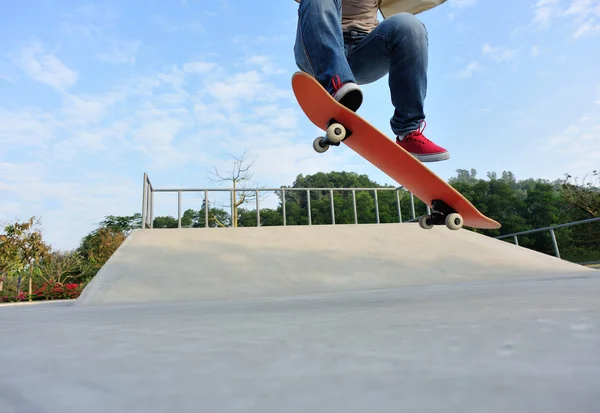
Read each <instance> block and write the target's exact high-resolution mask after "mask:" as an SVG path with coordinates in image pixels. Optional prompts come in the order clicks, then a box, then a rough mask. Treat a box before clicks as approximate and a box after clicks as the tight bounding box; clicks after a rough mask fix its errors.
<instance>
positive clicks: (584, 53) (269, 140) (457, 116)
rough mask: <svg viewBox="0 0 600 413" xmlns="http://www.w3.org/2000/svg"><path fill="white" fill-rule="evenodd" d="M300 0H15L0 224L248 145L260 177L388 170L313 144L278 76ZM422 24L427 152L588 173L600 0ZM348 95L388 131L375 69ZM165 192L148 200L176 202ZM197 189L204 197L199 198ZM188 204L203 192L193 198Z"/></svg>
mask: <svg viewBox="0 0 600 413" xmlns="http://www.w3.org/2000/svg"><path fill="white" fill-rule="evenodd" d="M296 12H297V3H295V2H294V1H293V0H287V1H274V2H271V1H268V2H267V1H263V2H234V1H229V0H218V1H215V2H205V1H196V0H177V1H175V0H174V1H171V2H166V1H147V0H146V1H139V0H137V1H128V2H121V1H96V2H93V3H86V2H80V1H72V0H61V1H51V0H39V1H33V0H30V1H25V2H10V3H7V5H5V6H4V7H3V12H2V14H1V15H0V50H1V53H2V54H1V55H0V222H1V223H6V222H14V221H15V220H17V219H19V220H26V219H28V218H29V217H30V216H33V215H35V216H38V217H41V218H42V223H43V230H44V236H45V238H46V240H47V241H48V242H50V243H51V244H52V245H53V246H54V247H55V248H60V249H70V248H75V247H77V246H78V244H79V242H80V240H81V237H83V236H84V235H86V234H87V233H88V232H89V231H91V230H93V229H94V228H95V226H96V223H97V222H99V221H100V220H102V219H103V218H104V216H106V215H109V214H114V215H130V214H133V213H135V212H140V209H141V190H142V176H143V173H144V172H148V173H149V176H150V179H151V180H152V183H153V184H154V186H155V187H175V188H176V187H186V188H190V187H195V188H203V187H216V186H227V185H221V184H217V183H214V182H211V181H210V180H209V178H210V177H211V175H210V173H209V172H210V171H211V170H212V169H213V167H217V168H218V170H219V171H220V172H222V173H226V169H227V168H229V167H230V164H229V163H228V162H229V161H230V160H231V158H230V156H229V154H233V155H240V154H241V153H242V152H243V151H244V149H247V151H248V159H250V160H256V162H255V164H254V166H253V169H252V171H253V178H254V181H256V182H257V183H258V184H259V185H260V186H270V187H278V186H280V185H291V184H292V183H293V181H294V178H295V177H296V176H297V175H298V174H301V173H302V174H312V173H316V172H318V171H332V170H338V171H339V170H347V171H355V172H358V173H366V174H368V175H369V176H370V177H371V178H372V179H374V180H376V181H377V182H379V183H382V184H384V183H392V184H393V182H392V181H391V180H390V179H389V178H388V177H387V176H385V175H384V174H382V173H380V172H379V171H378V170H376V169H375V168H373V167H371V166H370V164H369V163H368V162H367V161H365V160H363V159H362V158H361V157H359V156H358V155H355V154H354V152H352V151H351V150H350V149H348V148H344V147H341V148H339V149H338V148H333V149H337V150H333V149H331V150H329V151H328V152H327V153H325V154H317V153H316V152H314V151H313V149H312V141H313V139H314V138H315V137H316V136H317V134H319V133H320V132H319V131H318V130H316V129H315V127H314V126H313V125H312V124H311V123H310V122H309V121H308V120H307V119H306V118H305V117H304V116H303V113H302V112H301V110H300V108H299V107H298V105H297V103H296V101H295V99H294V96H293V94H292V90H291V86H290V79H291V75H292V74H293V72H294V71H295V70H297V69H296V66H295V63H294V58H293V49H292V48H293V43H294V38H295V29H296V17H297V14H296ZM419 18H420V19H421V20H422V21H423V22H424V23H425V24H426V26H427V29H428V32H429V43H430V49H429V51H430V57H429V90H428V96H427V100H426V114H427V129H426V134H427V135H428V136H429V137H430V138H432V139H433V140H434V141H435V142H437V143H439V144H441V145H443V146H444V147H446V148H448V149H449V150H450V153H451V158H450V160H448V161H445V162H441V163H436V164H428V166H429V167H430V168H431V169H432V170H433V171H434V172H436V173H438V174H440V175H441V176H442V177H443V178H445V179H447V178H449V177H451V176H454V175H455V171H456V169H470V168H475V169H477V171H478V173H479V176H481V177H485V175H486V173H487V172H488V171H495V172H497V173H498V174H500V173H501V172H502V171H503V170H510V171H512V172H514V173H515V174H516V177H517V178H518V179H525V178H529V177H533V178H546V179H557V178H562V177H563V175H564V173H570V174H572V175H575V176H579V177H583V176H584V175H586V174H589V173H591V171H592V170H594V169H598V168H599V167H600V165H599V161H598V160H599V159H600V116H599V115H600V77H599V76H598V74H599V73H600V52H599V50H600V0H539V1H528V0H507V1H485V2H484V1H482V0H448V2H447V3H445V4H443V5H442V6H440V7H437V8H435V9H433V10H430V11H428V12H425V13H423V14H420V15H419ZM364 92H365V103H364V105H363V107H362V108H361V110H360V113H361V115H363V116H364V117H365V118H366V119H367V120H369V121H370V122H372V123H373V124H374V125H375V126H377V127H379V128H380V129H381V130H382V131H384V132H386V133H388V134H390V136H391V132H390V130H389V118H390V116H391V114H392V106H391V103H390V99H389V90H388V84H387V77H386V78H383V79H381V80H380V81H379V82H377V83H375V84H371V85H366V86H364ZM175 199H176V198H175V196H171V197H168V196H166V197H165V198H164V201H163V200H157V206H156V209H157V210H156V212H157V214H169V215H174V216H176V214H177V206H176V203H175V201H174V200H175ZM199 199H200V201H198V200H199ZM186 202H188V204H186V205H185V206H184V208H185V207H187V206H190V207H199V204H200V202H201V197H195V198H194V197H192V198H191V200H190V201H186Z"/></svg>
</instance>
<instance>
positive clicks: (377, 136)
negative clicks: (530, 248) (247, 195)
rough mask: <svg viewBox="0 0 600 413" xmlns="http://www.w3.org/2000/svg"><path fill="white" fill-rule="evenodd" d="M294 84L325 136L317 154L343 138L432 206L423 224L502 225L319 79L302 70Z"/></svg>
mask: <svg viewBox="0 0 600 413" xmlns="http://www.w3.org/2000/svg"><path fill="white" fill-rule="evenodd" d="M292 88H293V90H294V94H295V95H296V99H297V100H298V104H299V105H300V107H301V108H302V110H303V111H304V113H305V114H306V116H307V117H308V119H309V120H310V121H311V122H312V123H314V124H315V125H316V126H317V127H319V128H320V129H322V130H324V131H326V135H325V137H318V138H317V139H315V141H314V142H313V148H314V149H315V151H317V152H321V153H322V152H325V151H326V150H327V149H328V147H329V146H330V145H334V146H338V145H340V142H343V143H344V144H345V145H346V146H348V147H349V148H351V149H352V150H354V151H355V152H356V153H358V154H359V155H360V156H362V157H363V158H365V159H366V160H367V161H369V162H371V164H373V165H374V166H376V167H377V168H379V169H380V170H381V171H382V172H384V173H385V174H387V175H388V176H390V177H391V178H392V179H394V180H395V181H397V182H398V183H399V184H400V185H402V186H403V187H404V188H406V189H407V190H408V191H410V192H412V193H413V194H414V196H416V197H417V198H419V199H420V200H421V201H423V202H424V203H425V204H427V205H429V207H430V208H431V214H430V215H425V216H422V217H420V219H419V225H420V226H421V228H425V229H430V228H432V227H433V226H434V225H446V226H447V227H448V228H449V229H452V230H458V229H460V228H462V226H463V225H466V226H468V227H472V228H482V229H496V228H500V227H501V225H500V224H499V223H498V222H496V221H494V220H493V219H491V218H488V217H486V216H485V215H483V214H482V213H481V212H480V211H479V210H478V209H477V208H475V207H474V206H473V205H472V204H471V203H470V202H469V201H468V200H467V199H466V198H465V197H464V196H463V195H462V194H460V193H459V192H458V191H457V190H456V189H454V188H453V187H452V186H451V185H449V184H448V183H447V182H445V181H444V180H442V179H441V178H440V177H439V176H437V175H436V174H434V173H433V172H432V171H431V170H430V169H429V168H427V167H426V166H425V165H424V164H423V163H422V162H421V161H419V160H418V159H417V158H415V157H414V156H413V155H411V154H410V153H409V152H407V151H406V150H404V149H403V148H401V147H400V146H398V145H397V144H396V142H394V141H392V140H391V139H390V138H388V137H387V136H386V135H384V134H383V133H382V132H380V131H379V130H378V129H377V128H375V127H374V126H372V125H371V124H369V123H368V122H367V121H366V120H364V119H363V118H361V117H360V116H359V115H357V114H356V113H354V112H353V111H351V110H350V109H348V108H346V107H345V106H343V105H342V104H340V103H338V102H337V101H336V100H335V99H334V98H333V97H332V96H331V95H330V94H329V93H328V92H327V90H325V88H323V86H321V85H320V84H319V83H318V82H317V81H316V79H315V78H313V77H312V76H310V75H309V74H307V73H304V72H296V73H294V75H293V77H292Z"/></svg>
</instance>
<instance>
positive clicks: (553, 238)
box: [550, 228, 560, 258]
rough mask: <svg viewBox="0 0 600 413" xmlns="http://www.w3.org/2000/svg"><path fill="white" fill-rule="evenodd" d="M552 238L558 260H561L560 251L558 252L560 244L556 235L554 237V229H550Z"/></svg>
mask: <svg viewBox="0 0 600 413" xmlns="http://www.w3.org/2000/svg"><path fill="white" fill-rule="evenodd" d="M550 237H551V238H552V244H553V245H554V253H555V254H556V257H557V258H560V251H559V250H558V243H557V242H556V235H554V229H552V228H550Z"/></svg>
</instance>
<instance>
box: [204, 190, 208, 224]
mask: <svg viewBox="0 0 600 413" xmlns="http://www.w3.org/2000/svg"><path fill="white" fill-rule="evenodd" d="M204 228H208V191H207V190H206V189H205V190H204Z"/></svg>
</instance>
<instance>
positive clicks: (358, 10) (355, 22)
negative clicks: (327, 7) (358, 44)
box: [342, 0, 381, 33]
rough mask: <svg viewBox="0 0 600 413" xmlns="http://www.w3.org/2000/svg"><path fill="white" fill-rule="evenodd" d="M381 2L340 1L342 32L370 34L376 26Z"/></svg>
mask: <svg viewBox="0 0 600 413" xmlns="http://www.w3.org/2000/svg"><path fill="white" fill-rule="evenodd" d="M380 5H381V0H342V31H344V32H346V31H349V30H358V31H362V32H367V33H368V32H370V31H371V30H373V29H374V28H375V27H376V26H377V25H378V24H379V20H378V19H377V11H378V10H379V6H380Z"/></svg>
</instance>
